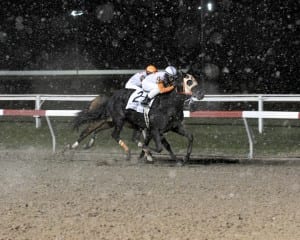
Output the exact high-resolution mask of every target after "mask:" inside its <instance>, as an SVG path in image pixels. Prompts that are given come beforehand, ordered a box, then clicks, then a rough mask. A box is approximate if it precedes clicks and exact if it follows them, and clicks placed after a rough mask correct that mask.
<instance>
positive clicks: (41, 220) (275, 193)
mask: <svg viewBox="0 0 300 240" xmlns="http://www.w3.org/2000/svg"><path fill="white" fill-rule="evenodd" d="M7 158H8V157H7V156H6V157H3V155H2V158H0V191H1V193H0V239H1V240H3V239H12V240H18V239H30V240H34V239H39V240H41V239H42V240H44V239H46V240H48V239H70V240H75V239H87V240H92V239H95V240H96V239H97V240H98V239H112V240H117V239H120V240H121V239H122V240H124V239H136V240H137V239H160V240H161V239H172V240H174V239H178V240H183V239H190V240H192V239H195V240H202V239H228V240H229V239H230V240H233V239H239V240H240V239H262V240H267V239H270V240H274V239H282V240H288V239H290V240H296V239H300V201H299V199H300V164H286V163H283V162H279V163H278V164H276V165H272V164H209V165H203V164H202V165H192V166H191V165H190V166H186V167H182V168H176V167H170V166H169V165H168V164H157V165H151V166H150V165H142V164H137V163H130V164H128V163H124V162H123V161H121V160H120V161H115V160H110V161H106V160H105V159H102V160H98V161H95V160H94V161H91V160H89V161H78V160H76V161H69V160H67V159H60V158H52V159H49V158H48V159H39V160H38V159H28V156H27V157H24V158H19V157H18V158H17V159H9V160H8V159H7ZM99 158H100V157H99Z"/></svg>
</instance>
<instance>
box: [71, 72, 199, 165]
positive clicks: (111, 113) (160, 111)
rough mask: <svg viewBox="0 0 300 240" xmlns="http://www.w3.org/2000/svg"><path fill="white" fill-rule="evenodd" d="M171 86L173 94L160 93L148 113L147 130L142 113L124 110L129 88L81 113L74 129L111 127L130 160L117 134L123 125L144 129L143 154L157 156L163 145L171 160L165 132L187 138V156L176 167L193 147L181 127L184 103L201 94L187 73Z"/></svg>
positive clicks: (127, 149)
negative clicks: (91, 125)
mask: <svg viewBox="0 0 300 240" xmlns="http://www.w3.org/2000/svg"><path fill="white" fill-rule="evenodd" d="M174 86H175V89H174V90H173V91H171V92H169V93H165V94H160V95H158V96H157V97H156V98H155V100H154V102H153V104H152V106H151V109H150V111H149V113H148V119H149V124H148V127H147V124H146V122H145V118H144V114H143V113H139V112H136V111H134V110H130V109H126V105H127V101H128V99H129V97H130V95H131V93H132V90H128V89H120V90H118V91H116V92H115V93H114V94H113V95H112V96H111V97H110V98H108V99H107V100H106V101H103V102H102V103H101V104H99V106H98V108H96V109H94V110H93V111H82V112H81V113H80V114H79V115H78V117H77V118H75V123H74V126H75V127H79V126H80V125H81V124H82V123H86V122H90V123H93V122H94V123H96V122H98V123H99V122H101V124H103V125H102V126H104V125H105V126H107V127H113V128H114V130H113V132H112V137H113V138H114V139H115V140H116V142H117V143H118V144H119V145H120V146H121V147H122V148H123V149H124V151H125V153H126V154H127V159H130V149H129V148H128V146H127V144H126V143H125V142H124V141H123V140H122V139H121V138H120V133H121V131H122V129H123V126H124V124H125V123H126V122H127V123H129V124H130V125H131V127H132V128H134V129H136V130H138V131H140V130H142V129H147V134H146V139H145V143H144V146H143V150H144V152H145V153H149V152H150V150H153V151H155V152H158V153H159V152H161V151H162V149H163V146H164V147H165V148H166V150H167V151H168V152H169V154H170V156H171V158H172V159H175V160H177V159H176V156H175V155H174V153H173V151H172V149H171V146H170V144H169V143H168V141H167V140H166V138H165V137H164V133H165V132H168V131H173V132H175V133H177V134H179V135H182V136H184V137H186V138H187V140H188V146H187V153H186V155H185V158H184V160H183V161H181V160H177V162H178V163H179V164H182V163H184V162H186V161H188V160H189V158H190V155H191V152H192V144H193V135H192V134H191V133H189V132H188V131H187V130H186V129H185V127H184V126H183V124H182V121H183V107H184V102H185V100H187V99H188V98H190V97H195V98H197V99H201V98H203V96H204V94H203V91H202V90H201V89H200V86H199V85H198V83H197V81H196V79H195V78H194V77H193V76H192V75H190V74H182V75H181V76H180V77H179V78H178V79H176V81H175V82H174ZM151 139H153V140H154V142H155V148H153V149H152V148H151V149H150V147H149V146H148V144H149V142H150V140H151ZM73 145H74V144H73Z"/></svg>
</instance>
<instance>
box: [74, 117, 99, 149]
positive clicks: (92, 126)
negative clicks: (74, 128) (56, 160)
mask: <svg viewBox="0 0 300 240" xmlns="http://www.w3.org/2000/svg"><path fill="white" fill-rule="evenodd" d="M103 124H105V121H104V120H101V121H100V122H93V123H90V124H89V125H88V126H87V127H86V128H85V129H84V130H83V131H82V132H81V133H80V135H79V138H78V139H77V140H76V142H74V143H73V144H72V145H71V146H70V148H71V149H76V148H77V147H78V146H79V144H80V142H82V141H83V140H84V139H85V138H86V137H87V136H89V135H90V134H91V133H93V132H94V131H95V130H96V129H98V128H100V127H101V126H103Z"/></svg>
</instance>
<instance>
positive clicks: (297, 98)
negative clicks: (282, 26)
mask: <svg viewBox="0 0 300 240" xmlns="http://www.w3.org/2000/svg"><path fill="white" fill-rule="evenodd" d="M81 71H84V70H81ZM87 71H88V72H90V71H92V70H87ZM95 71H96V70H95ZM97 71H112V70H97ZM113 71H116V70H113ZM128 71H131V70H128ZM132 71H135V70H132ZM2 72H3V71H2ZM8 72H10V73H11V74H12V71H8ZM29 72H32V71H29ZM36 72H38V73H39V74H40V73H41V71H36ZM44 72H47V71H44ZM50 72H53V71H50ZM58 72H60V71H58ZM63 72H64V74H66V71H63ZM120 72H122V73H124V70H120ZM0 73H1V71H0ZM31 74H32V73H31ZM52 74H53V73H52ZM110 74H111V73H110ZM6 75H7V74H6ZM96 96H97V95H55V94H22V95H19V94H1V95H0V101H35V109H36V110H40V109H41V107H42V104H43V103H44V102H45V101H73V102H82V101H91V100H92V99H94V98H95V97H96ZM201 101H203V102H256V103H257V105H258V108H257V110H258V111H264V102H300V94H245V95H242V94H235V95H206V96H205V97H204V98H203V99H202V100H201ZM40 124H41V122H40V120H39V118H37V119H36V127H37V128H38V127H40ZM258 130H259V132H260V133H262V132H263V117H260V118H258Z"/></svg>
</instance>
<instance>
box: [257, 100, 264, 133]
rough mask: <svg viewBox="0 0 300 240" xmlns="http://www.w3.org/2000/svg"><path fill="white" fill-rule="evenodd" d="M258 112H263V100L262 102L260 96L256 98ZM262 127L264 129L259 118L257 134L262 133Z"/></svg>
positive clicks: (261, 119)
mask: <svg viewBox="0 0 300 240" xmlns="http://www.w3.org/2000/svg"><path fill="white" fill-rule="evenodd" d="M258 111H259V112H262V111H264V100H263V97H262V96H261V95H259V96H258ZM263 127H264V122H263V118H262V117H259V118H258V132H259V133H262V132H263Z"/></svg>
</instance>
